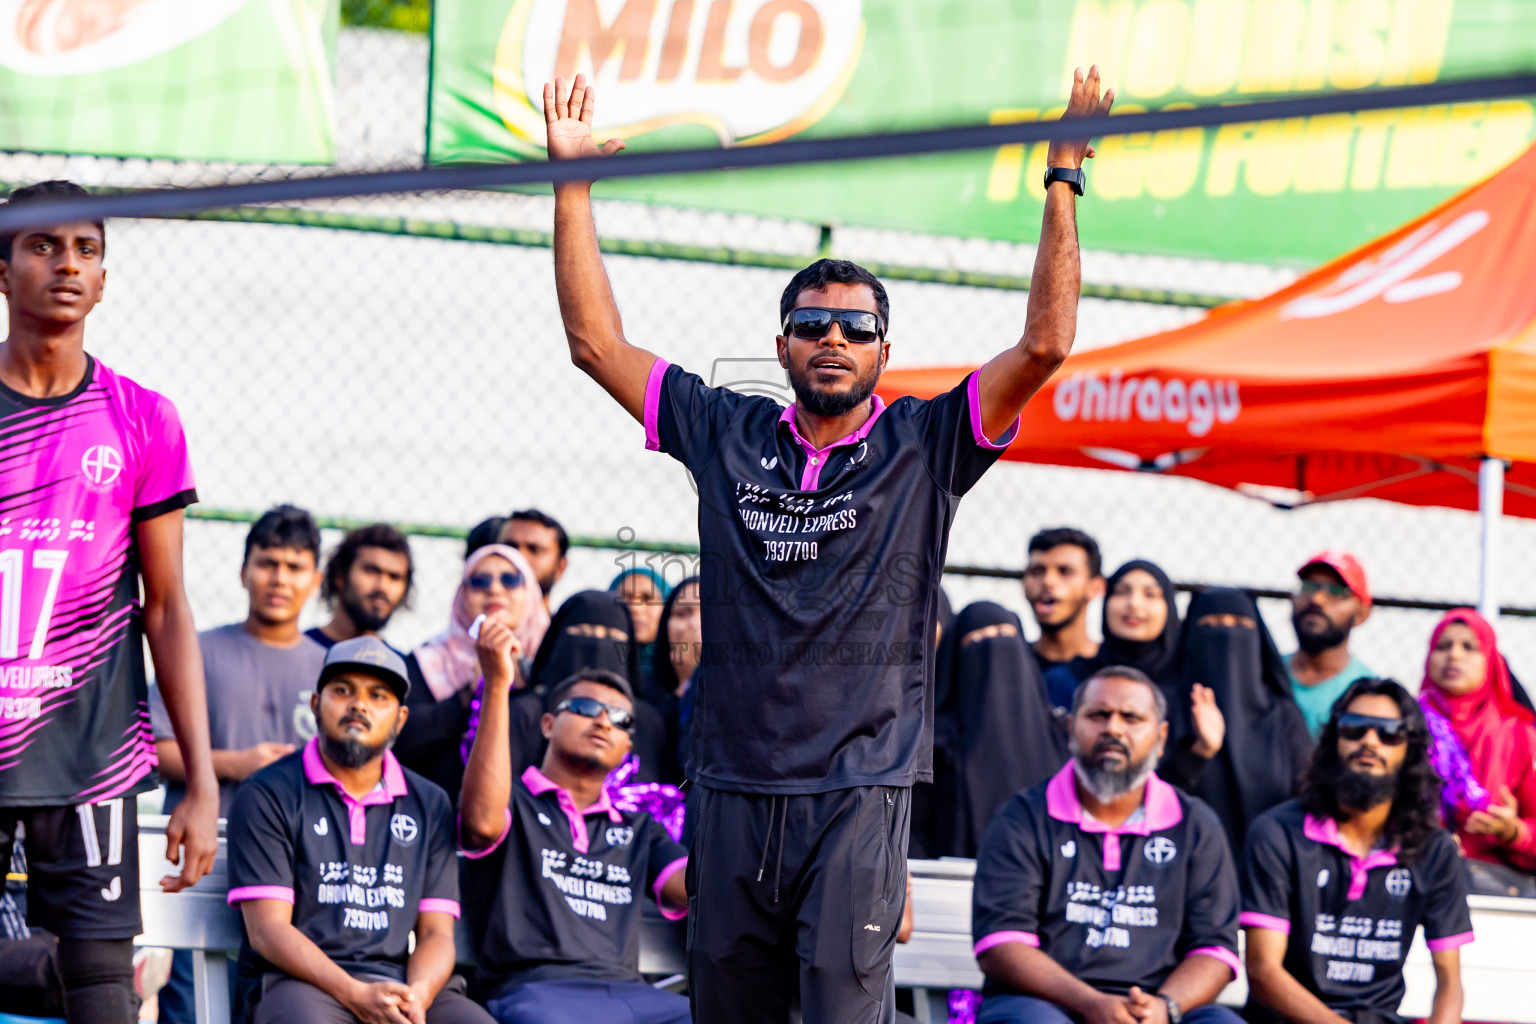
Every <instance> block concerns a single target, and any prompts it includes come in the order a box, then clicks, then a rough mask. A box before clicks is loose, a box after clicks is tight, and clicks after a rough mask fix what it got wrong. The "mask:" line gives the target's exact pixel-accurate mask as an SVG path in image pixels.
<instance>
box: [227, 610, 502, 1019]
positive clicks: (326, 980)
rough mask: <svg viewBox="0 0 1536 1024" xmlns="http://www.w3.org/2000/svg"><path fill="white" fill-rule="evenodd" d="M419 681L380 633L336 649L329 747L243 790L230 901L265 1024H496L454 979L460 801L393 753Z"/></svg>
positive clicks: (324, 737) (326, 712)
mask: <svg viewBox="0 0 1536 1024" xmlns="http://www.w3.org/2000/svg"><path fill="white" fill-rule="evenodd" d="M410 685H411V684H410V682H409V681H408V679H407V676H406V666H405V660H404V659H403V658H401V657H400V655H399V654H398V653H397V652H395V651H394V650H393V649H391V648H390V647H389V645H388V644H386V643H384V641H382V640H380V639H379V638H378V637H376V636H366V635H365V636H360V637H357V638H355V639H352V640H343V641H342V642H340V643H338V644H336V645H335V646H333V647H332V648H331V649H330V651H329V653H327V654H326V657H325V664H324V666H323V667H322V668H321V670H320V680H319V682H318V683H317V684H316V686H315V689H316V693H315V695H314V696H313V697H312V698H311V706H312V707H313V709H314V712H315V724H316V726H317V731H318V735H316V737H315V738H314V739H312V740H310V741H309V743H308V745H306V746H305V747H304V749H303V750H301V751H295V752H294V753H292V754H289V755H288V756H287V757H284V758H282V759H281V760H279V761H275V762H273V763H272V764H270V765H268V766H267V767H266V768H263V769H262V770H261V771H259V772H257V773H256V774H255V775H252V776H251V777H250V778H249V779H247V780H246V782H245V784H244V785H242V786H241V787H240V789H239V790H238V791H237V792H236V793H235V803H234V807H233V808H232V809H231V811H230V815H229V882H230V890H229V902H230V904H231V905H232V906H239V908H240V912H241V915H242V917H243V918H244V920H245V930H246V935H247V940H246V945H245V948H243V949H242V950H241V953H240V959H241V975H242V976H243V977H259V978H260V983H259V986H257V987H258V988H259V991H258V992H247V993H243V995H244V997H245V998H246V999H248V1000H250V1001H254V1002H255V1003H256V1010H255V1014H254V1018H253V1019H254V1021H255V1024H277V1022H279V1021H290V1020H304V1021H321V1022H326V1024H343V1022H350V1021H353V1020H358V1021H370V1022H372V1021H394V1022H396V1024H404V1022H409V1024H491V1018H490V1016H489V1015H488V1014H487V1013H486V1012H485V1011H484V1010H483V1009H481V1008H480V1007H479V1006H477V1005H476V1004H474V1003H472V1002H470V1000H469V999H468V997H467V996H465V994H464V982H463V979H461V978H456V977H451V976H452V974H453V965H454V960H455V957H454V948H453V921H454V918H456V917H458V916H459V872H458V862H457V857H456V844H457V837H456V836H455V832H454V821H453V805H452V804H451V803H450V802H449V800H448V795H447V794H446V793H444V792H443V790H442V789H441V788H440V787H438V786H436V785H434V784H433V783H431V782H429V781H427V780H426V779H424V778H422V777H421V776H420V775H417V774H416V773H415V772H413V771H411V770H410V769H408V768H404V767H402V766H401V764H400V762H399V761H398V760H396V758H395V755H394V754H393V753H392V752H391V751H390V749H389V748H390V747H391V746H393V745H394V742H395V738H396V737H397V736H399V735H400V727H401V726H402V725H404V724H405V720H406V718H407V716H408V715H409V713H410V712H409V710H408V709H407V708H406V707H405V706H404V701H405V697H406V694H408V693H409V692H410ZM412 931H414V932H415V933H416V947H415V949H414V950H411V949H410V947H409V937H410V934H411V932H412Z"/></svg>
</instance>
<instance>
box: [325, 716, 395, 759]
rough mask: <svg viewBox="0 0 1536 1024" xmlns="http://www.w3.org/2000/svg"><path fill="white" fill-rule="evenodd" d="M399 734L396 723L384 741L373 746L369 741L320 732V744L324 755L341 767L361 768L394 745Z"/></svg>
mask: <svg viewBox="0 0 1536 1024" xmlns="http://www.w3.org/2000/svg"><path fill="white" fill-rule="evenodd" d="M399 735H400V727H399V726H398V725H397V726H395V727H394V728H393V729H391V730H389V735H388V736H387V737H385V739H384V742H383V743H380V744H378V745H377V746H374V745H372V744H369V743H365V742H364V741H362V740H360V739H357V738H356V737H353V736H348V737H347V738H346V739H337V738H336V737H334V736H332V735H331V734H330V733H328V732H324V731H322V732H321V733H320V746H321V747H323V748H324V750H325V756H326V757H327V758H329V759H330V760H332V761H334V762H336V763H337V764H339V765H341V766H342V767H343V768H353V769H356V768H361V767H362V766H363V765H365V764H367V763H368V762H369V761H372V760H373V759H374V758H376V757H378V756H379V755H380V754H382V753H384V751H386V750H388V749H389V748H390V747H393V746H394V745H395V737H397V736H399Z"/></svg>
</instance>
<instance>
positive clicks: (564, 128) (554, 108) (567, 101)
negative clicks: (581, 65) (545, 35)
mask: <svg viewBox="0 0 1536 1024" xmlns="http://www.w3.org/2000/svg"><path fill="white" fill-rule="evenodd" d="M596 104H597V89H596V87H594V86H591V85H588V84H587V76H586V75H577V76H576V81H575V82H573V83H571V88H570V91H569V92H567V91H566V88H565V79H563V78H557V79H555V80H554V81H553V82H545V83H544V127H545V130H546V132H547V133H548V135H549V158H550V159H551V160H575V159H577V158H578V157H584V156H613V154H615V153H617V152H618V151H619V150H621V149H623V148H624V140H623V139H609V140H608V141H607V142H605V143H603V145H602V148H598V145H597V143H596V142H594V141H593V140H592V115H593V111H594V110H595V108H596Z"/></svg>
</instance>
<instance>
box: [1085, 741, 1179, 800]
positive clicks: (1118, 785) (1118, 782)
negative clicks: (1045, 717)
mask: <svg viewBox="0 0 1536 1024" xmlns="http://www.w3.org/2000/svg"><path fill="white" fill-rule="evenodd" d="M1067 746H1068V749H1069V750H1070V751H1071V754H1072V767H1073V770H1074V772H1075V773H1076V775H1077V781H1078V782H1080V783H1082V785H1083V788H1084V789H1086V790H1087V791H1088V792H1090V793H1092V794H1093V795H1094V798H1095V799H1097V800H1099V801H1100V802H1101V803H1109V802H1110V801H1111V800H1116V799H1118V798H1120V797H1122V796H1125V794H1127V793H1129V792H1131V791H1132V790H1134V789H1137V788H1139V787H1140V786H1142V785H1143V784H1144V783H1145V782H1146V781H1147V779H1149V778H1151V777H1152V769H1153V767H1154V766H1155V765H1156V764H1157V758H1158V754H1159V753H1160V751H1157V750H1154V751H1152V753H1150V754H1148V755H1147V756H1146V757H1145V758H1143V759H1142V760H1140V761H1133V760H1131V752H1130V749H1129V748H1127V747H1125V746H1124V745H1122V744H1120V743H1116V742H1114V741H1109V742H1106V741H1104V740H1100V741H1099V742H1098V743H1096V744H1095V745H1094V748H1093V751H1092V752H1090V754H1089V755H1088V756H1084V755H1083V751H1082V748H1081V747H1079V746H1078V744H1077V739H1076V737H1073V738H1072V739H1071V740H1069V741H1068V744H1067ZM1106 749H1112V750H1113V749H1117V750H1120V751H1121V752H1122V753H1123V754H1124V755H1125V767H1124V768H1109V767H1106V766H1105V765H1103V764H1097V763H1095V762H1094V760H1093V754H1097V753H1098V752H1100V751H1102V750H1106Z"/></svg>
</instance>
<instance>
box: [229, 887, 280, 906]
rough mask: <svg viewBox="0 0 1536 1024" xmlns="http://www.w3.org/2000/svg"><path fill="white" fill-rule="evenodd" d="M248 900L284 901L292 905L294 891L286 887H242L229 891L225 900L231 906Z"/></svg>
mask: <svg viewBox="0 0 1536 1024" xmlns="http://www.w3.org/2000/svg"><path fill="white" fill-rule="evenodd" d="M246 900H282V901H283V902H284V903H292V902H293V890H292V889H290V888H289V887H288V886H286V885H242V886H240V887H239V888H238V889H231V890H229V895H228V896H227V897H226V898H225V902H227V903H228V904H229V905H230V906H234V905H235V904H236V903H244V902H245V901H246Z"/></svg>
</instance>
